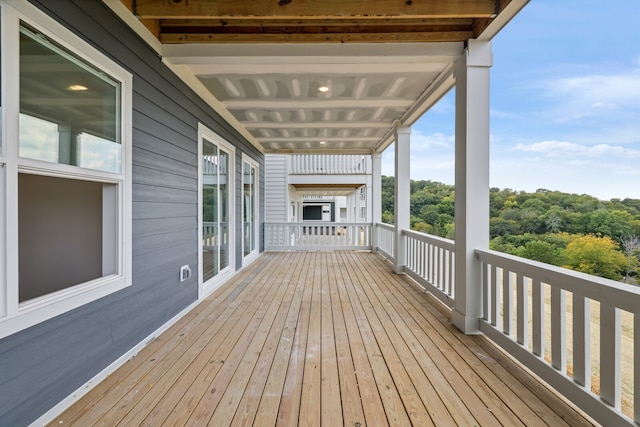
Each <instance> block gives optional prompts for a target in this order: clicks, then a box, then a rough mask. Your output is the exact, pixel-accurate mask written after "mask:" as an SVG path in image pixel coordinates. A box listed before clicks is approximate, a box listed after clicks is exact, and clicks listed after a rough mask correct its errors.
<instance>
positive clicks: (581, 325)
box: [573, 293, 591, 390]
mask: <svg viewBox="0 0 640 427" xmlns="http://www.w3.org/2000/svg"><path fill="white" fill-rule="evenodd" d="M573 380H574V381H575V382H576V383H578V384H580V385H581V386H583V387H584V388H586V389H587V390H590V389H591V302H590V300H588V299H586V298H585V297H583V296H582V295H579V294H577V293H574V294H573Z"/></svg>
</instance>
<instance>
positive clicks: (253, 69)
mask: <svg viewBox="0 0 640 427" xmlns="http://www.w3.org/2000/svg"><path fill="white" fill-rule="evenodd" d="M290 61H291V62H290ZM447 63H449V61H447V62H441V63H440V62H423V63H419V62H409V63H407V62H395V63H376V62H375V61H372V62H371V63H368V64H345V63H315V64H310V63H295V60H293V59H292V58H283V59H282V62H281V63H280V64H264V63H254V64H247V63H243V64H194V65H189V69H190V70H191V72H193V74H195V75H196V76H200V77H203V78H206V77H215V78H219V77H220V76H224V75H229V74H233V75H250V76H255V75H256V74H263V75H264V74H280V75H282V74H289V75H292V78H295V76H298V75H300V74H322V75H324V76H327V77H329V76H332V75H340V74H344V75H374V74H388V73H397V72H398V70H402V75H403V76H404V75H406V74H407V73H416V74H424V73H434V72H440V70H442V68H443V67H444V66H445V65H446V64H447ZM34 70H37V71H39V72H42V69H38V68H36V67H34Z"/></svg>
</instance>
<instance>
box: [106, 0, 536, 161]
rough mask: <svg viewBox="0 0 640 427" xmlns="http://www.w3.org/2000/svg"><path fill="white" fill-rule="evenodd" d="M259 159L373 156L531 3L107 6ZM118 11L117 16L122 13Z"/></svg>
mask: <svg viewBox="0 0 640 427" xmlns="http://www.w3.org/2000/svg"><path fill="white" fill-rule="evenodd" d="M104 1H105V3H107V4H108V5H109V6H110V7H111V8H112V9H113V10H114V11H116V12H117V13H118V14H119V15H120V16H121V17H122V18H123V19H124V20H125V21H126V22H127V23H128V24H129V25H130V26H131V27H132V28H134V29H135V30H136V31H137V32H138V33H139V34H140V35H141V36H142V37H143V38H145V40H147V42H148V43H149V44H150V45H151V46H152V47H154V48H155V49H156V51H157V52H158V54H159V55H160V56H162V58H163V61H164V62H165V63H166V64H167V65H168V66H169V67H171V68H172V69H173V70H174V72H175V73H176V74H178V75H179V76H180V77H181V78H182V79H183V80H184V81H185V82H187V83H188V84H189V85H190V86H191V87H192V88H193V89H194V90H195V91H196V92H197V93H199V94H200V96H202V98H203V99H205V100H206V101H207V102H208V103H209V104H210V105H211V106H212V107H213V108H215V109H216V111H218V112H219V113H220V114H221V115H222V116H223V118H224V119H225V120H226V121H228V122H229V123H230V124H231V125H232V126H233V127H235V128H236V129H237V130H238V132H240V133H241V134H242V135H243V136H244V137H245V138H246V139H247V140H249V141H250V142H252V143H253V144H254V145H255V146H256V147H258V148H259V149H260V150H261V151H263V152H266V153H302V152H305V153H337V152H339V153H352V154H365V153H375V152H382V151H383V150H384V149H385V148H387V147H388V146H389V144H391V143H392V142H393V139H394V130H395V128H396V127H397V126H411V125H413V124H414V123H415V122H416V121H417V120H418V119H419V118H420V117H421V116H422V115H423V114H424V112H425V111H427V110H428V109H429V108H430V107H431V106H433V105H434V104H435V103H436V102H437V101H438V100H439V99H440V98H441V97H442V96H443V95H445V94H446V93H447V92H448V91H449V90H450V89H451V88H452V87H453V85H454V83H455V82H454V77H453V65H454V63H455V62H456V61H457V60H458V59H459V58H460V56H461V55H462V54H463V52H464V50H465V46H466V43H467V42H468V40H469V39H474V38H476V39H483V40H490V39H491V38H493V37H494V36H495V34H497V33H498V32H499V31H500V29H501V28H503V27H504V25H506V24H507V22H508V21H509V20H510V19H511V18H512V17H513V16H515V15H516V14H517V12H518V11H519V10H520V9H521V8H522V7H523V6H524V5H525V4H526V3H527V1H528V0H502V1H500V0H475V1H469V0H448V1H447V2H435V1H421V2H417V1H416V2H411V1H407V2H404V1H403V2H396V1H371V2H348V1H343V0H340V1H338V0H327V1H324V2H310V1H308V0H272V1H263V0H260V1H258V0H252V1H246V2H237V1H231V0H220V1H215V2H212V1H205V0H171V1H169V0H136V1H135V2H133V1H131V0H122V2H121V1H119V0H104ZM125 5H126V7H125Z"/></svg>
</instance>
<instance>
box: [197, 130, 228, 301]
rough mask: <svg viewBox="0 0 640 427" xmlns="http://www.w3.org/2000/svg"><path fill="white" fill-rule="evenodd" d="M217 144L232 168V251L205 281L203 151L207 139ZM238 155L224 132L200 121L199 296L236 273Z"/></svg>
mask: <svg viewBox="0 0 640 427" xmlns="http://www.w3.org/2000/svg"><path fill="white" fill-rule="evenodd" d="M204 139H206V140H207V141H209V142H211V143H213V144H215V145H217V146H218V149H222V150H223V151H226V152H227V153H229V169H228V170H227V188H228V193H227V196H228V198H229V200H228V201H227V206H228V207H229V212H227V217H228V226H227V232H228V242H229V250H228V254H227V259H228V265H227V266H226V267H225V268H224V269H222V270H219V271H218V274H217V275H215V276H214V277H212V278H211V279H209V280H207V281H206V282H204V280H203V277H204V274H203V273H204V268H203V267H204V265H203V255H202V237H203V236H202V225H203V218H202V207H203V206H202V194H203V192H202V185H203V183H204V179H203V176H202V172H203V170H202V169H203V167H202V156H203V154H202V152H203V147H202V146H203V140H204ZM235 158H236V149H235V147H234V146H233V145H231V144H230V143H229V142H227V141H226V140H225V139H224V138H222V137H221V136H220V135H218V134H217V133H215V132H214V131H212V130H211V129H209V128H208V127H206V126H205V125H203V124H202V123H198V299H202V298H205V297H206V296H208V295H210V294H211V293H212V292H213V291H215V290H216V289H218V288H219V287H220V286H221V285H222V284H223V283H224V282H225V281H227V280H228V279H229V277H231V276H232V275H233V274H234V273H235V265H236V261H235V254H236V238H235V235H236V231H235V228H236V217H235V211H236V210H235V202H236V200H235V193H236V175H235V162H236V160H235Z"/></svg>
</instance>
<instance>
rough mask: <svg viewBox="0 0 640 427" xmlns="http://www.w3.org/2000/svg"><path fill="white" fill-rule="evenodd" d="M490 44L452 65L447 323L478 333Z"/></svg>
mask: <svg viewBox="0 0 640 427" xmlns="http://www.w3.org/2000/svg"><path fill="white" fill-rule="evenodd" d="M492 63H493V56H492V51H491V42H490V41H480V40H469V44H468V47H467V49H466V50H465V53H464V54H463V56H462V57H461V59H460V60H459V61H458V63H457V64H456V68H455V71H454V73H455V75H454V76H455V79H456V119H455V123H456V124H455V126H456V142H455V146H456V147H455V174H456V178H455V188H456V196H455V197H456V198H455V212H456V214H455V217H456V219H455V227H456V232H455V241H456V270H455V280H456V283H455V295H456V302H455V307H454V309H453V313H452V319H451V320H452V322H453V324H454V325H455V326H456V327H457V328H458V329H460V330H461V331H462V332H464V333H466V334H477V333H479V332H480V318H481V317H482V298H483V296H482V266H481V264H480V262H479V261H478V260H477V259H476V257H475V250H476V249H488V248H489V71H490V68H491V65H492Z"/></svg>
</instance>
